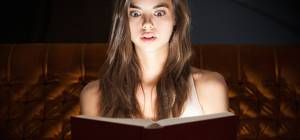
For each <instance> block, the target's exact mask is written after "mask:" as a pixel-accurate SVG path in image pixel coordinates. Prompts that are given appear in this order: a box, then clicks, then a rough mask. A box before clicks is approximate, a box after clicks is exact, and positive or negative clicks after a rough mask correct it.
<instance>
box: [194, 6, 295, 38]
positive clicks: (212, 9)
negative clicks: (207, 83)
mask: <svg viewBox="0 0 300 140" xmlns="http://www.w3.org/2000/svg"><path fill="white" fill-rule="evenodd" d="M190 1H191V11H192V40H193V43H194V44H206V43H214V42H215V43H268V44H270V43H271V44H273V43H274V44H278V43H299V42H300V13H299V10H297V9H299V6H300V5H297V3H295V1H292V0H285V1H279V0H190Z"/></svg>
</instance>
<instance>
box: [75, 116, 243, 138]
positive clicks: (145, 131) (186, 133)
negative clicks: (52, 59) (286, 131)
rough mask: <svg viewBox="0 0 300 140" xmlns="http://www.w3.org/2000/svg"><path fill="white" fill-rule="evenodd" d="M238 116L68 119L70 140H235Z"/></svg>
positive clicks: (76, 117)
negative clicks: (159, 118) (155, 119)
mask: <svg viewBox="0 0 300 140" xmlns="http://www.w3.org/2000/svg"><path fill="white" fill-rule="evenodd" d="M237 127H238V117H237V116H235V115H234V114H233V113H230V112H224V113H218V114H210V115H203V116H195V117H185V118H169V119H162V120H159V121H156V122H154V121H152V120H147V119H130V118H103V117H90V116H84V115H79V116H74V117H72V118H71V133H72V139H73V140H83V139H89V140H93V139H97V140H102V139H110V140H111V139H112V140H114V139H118V140H119V139H130V140H150V139H155V140H160V139H161V140H168V139H172V140H174V139H175V140H183V139H184V140H189V139H191V140H192V139H201V140H236V136H237Z"/></svg>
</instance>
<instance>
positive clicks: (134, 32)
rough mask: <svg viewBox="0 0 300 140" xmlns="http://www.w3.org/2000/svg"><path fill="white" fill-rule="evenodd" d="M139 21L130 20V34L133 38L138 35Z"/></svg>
mask: <svg viewBox="0 0 300 140" xmlns="http://www.w3.org/2000/svg"><path fill="white" fill-rule="evenodd" d="M137 27H138V23H137V22H132V21H131V22H129V28H130V35H131V38H132V39H134V38H135V37H136V35H137V32H138V30H137V29H138V28H137Z"/></svg>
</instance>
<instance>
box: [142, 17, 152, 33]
mask: <svg viewBox="0 0 300 140" xmlns="http://www.w3.org/2000/svg"><path fill="white" fill-rule="evenodd" d="M143 20H144V21H143V25H142V26H143V30H152V29H153V28H154V25H153V22H152V17H151V15H150V16H146V15H145V16H144V18H143Z"/></svg>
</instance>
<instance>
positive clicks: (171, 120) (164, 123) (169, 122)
mask: <svg viewBox="0 0 300 140" xmlns="http://www.w3.org/2000/svg"><path fill="white" fill-rule="evenodd" d="M229 116H234V114H233V113H230V112H224V113H216V114H208V115H202V116H194V117H185V118H169V119H163V120H159V121H157V123H158V124H159V125H161V126H170V125H176V124H183V123H189V122H197V121H204V120H209V119H216V118H223V117H229Z"/></svg>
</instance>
